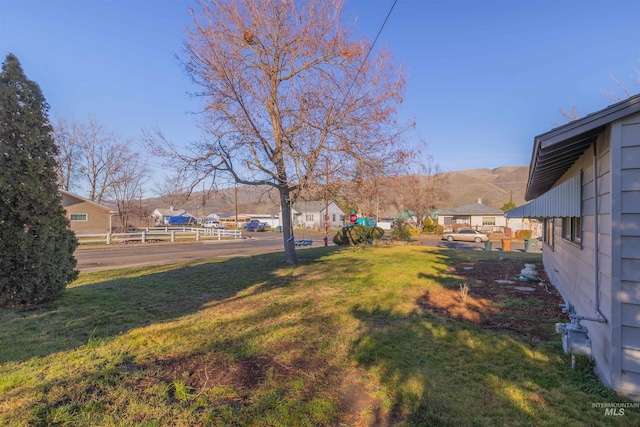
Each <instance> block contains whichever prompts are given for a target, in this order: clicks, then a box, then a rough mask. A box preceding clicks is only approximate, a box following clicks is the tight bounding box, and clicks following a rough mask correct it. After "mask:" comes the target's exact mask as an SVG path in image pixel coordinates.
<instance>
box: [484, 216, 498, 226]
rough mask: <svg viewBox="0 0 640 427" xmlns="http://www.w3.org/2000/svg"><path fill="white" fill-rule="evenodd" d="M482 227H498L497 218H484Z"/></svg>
mask: <svg viewBox="0 0 640 427" xmlns="http://www.w3.org/2000/svg"><path fill="white" fill-rule="evenodd" d="M482 225H496V217H495V216H483V217H482Z"/></svg>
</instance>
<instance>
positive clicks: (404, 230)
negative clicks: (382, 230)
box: [391, 218, 411, 242]
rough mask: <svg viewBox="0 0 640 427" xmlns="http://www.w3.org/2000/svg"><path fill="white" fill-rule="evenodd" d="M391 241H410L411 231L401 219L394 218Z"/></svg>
mask: <svg viewBox="0 0 640 427" xmlns="http://www.w3.org/2000/svg"><path fill="white" fill-rule="evenodd" d="M391 240H400V241H404V242H410V241H411V229H410V227H409V226H408V225H407V224H406V223H405V222H404V220H403V219H402V218H396V221H395V223H394V225H393V229H392V230H391Z"/></svg>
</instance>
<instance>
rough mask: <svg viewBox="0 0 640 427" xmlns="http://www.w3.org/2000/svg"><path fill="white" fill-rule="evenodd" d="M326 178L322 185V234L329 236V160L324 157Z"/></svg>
mask: <svg viewBox="0 0 640 427" xmlns="http://www.w3.org/2000/svg"><path fill="white" fill-rule="evenodd" d="M325 160H326V171H327V176H326V180H325V184H324V203H325V207H324V234H327V235H328V234H329V230H330V229H331V225H330V224H329V158H328V157H325Z"/></svg>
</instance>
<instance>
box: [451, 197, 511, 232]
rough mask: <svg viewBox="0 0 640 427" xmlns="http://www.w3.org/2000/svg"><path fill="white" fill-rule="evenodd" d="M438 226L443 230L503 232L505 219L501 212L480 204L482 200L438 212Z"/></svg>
mask: <svg viewBox="0 0 640 427" xmlns="http://www.w3.org/2000/svg"><path fill="white" fill-rule="evenodd" d="M438 224H440V225H441V226H442V227H443V228H444V229H445V230H448V229H449V230H451V229H454V228H462V227H465V228H474V229H476V230H482V231H486V232H493V231H503V230H504V227H505V226H506V225H507V219H506V218H505V216H504V212H503V211H501V210H500V209H496V208H492V207H491V206H487V205H485V204H483V203H482V199H478V201H477V202H476V203H469V204H467V205H463V206H459V207H457V208H453V209H449V210H442V211H440V212H439V213H438Z"/></svg>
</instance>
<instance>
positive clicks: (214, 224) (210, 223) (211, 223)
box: [202, 219, 224, 228]
mask: <svg viewBox="0 0 640 427" xmlns="http://www.w3.org/2000/svg"><path fill="white" fill-rule="evenodd" d="M202 226H203V227H204V228H224V224H220V222H218V221H217V220H215V219H207V220H205V221H204V223H203V224H202Z"/></svg>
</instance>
